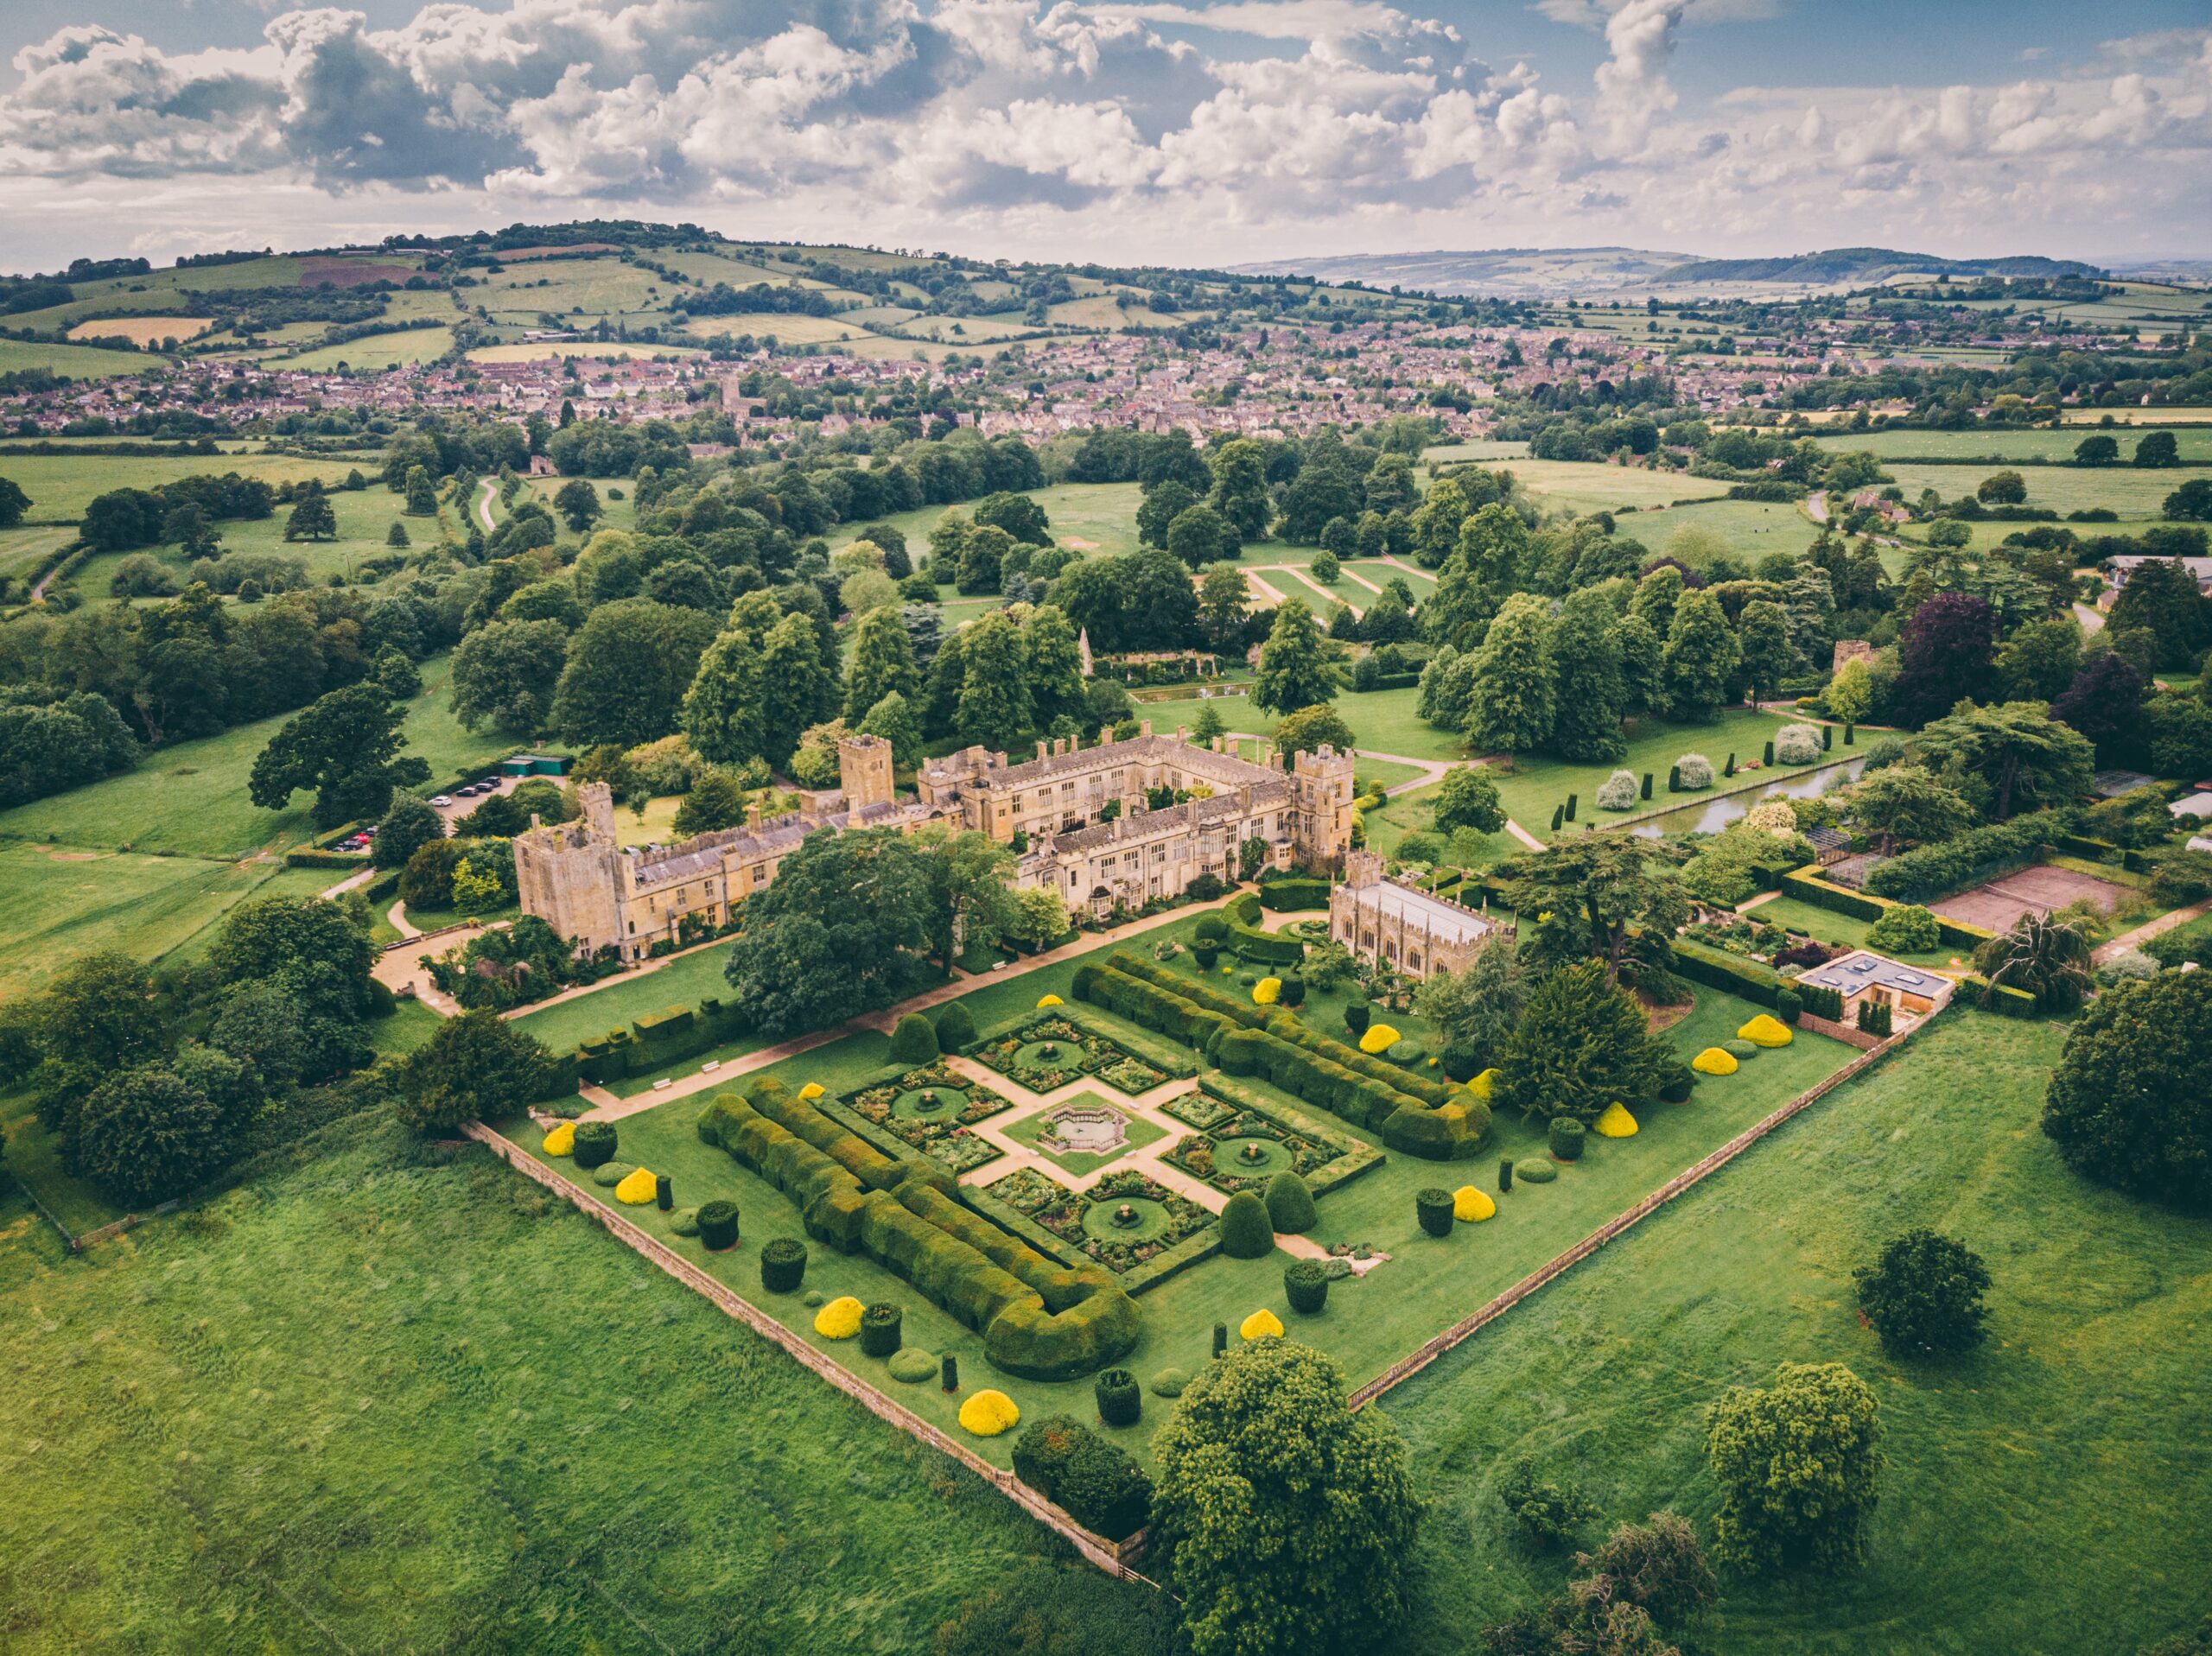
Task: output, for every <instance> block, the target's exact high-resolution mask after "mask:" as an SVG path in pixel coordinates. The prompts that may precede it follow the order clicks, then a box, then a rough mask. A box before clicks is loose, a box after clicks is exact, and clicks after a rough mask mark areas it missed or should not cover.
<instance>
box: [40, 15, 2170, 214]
mask: <svg viewBox="0 0 2212 1656" xmlns="http://www.w3.org/2000/svg"><path fill="white" fill-rule="evenodd" d="M1413 5H1414V0H1402V3H1399V4H1390V3H1385V0H1222V3H1217V4H1211V5H1209V4H1204V3H1200V0H1127V3H1121V0H507V3H505V4H504V5H501V6H495V5H493V3H491V0H475V3H469V0H442V3H435V4H430V5H426V6H424V7H423V9H422V10H420V11H418V12H417V13H416V15H415V16H412V17H410V18H408V19H407V20H405V21H404V22H400V23H398V24H397V26H396V27H392V28H388V29H376V28H372V26H371V24H370V22H369V19H368V18H367V17H366V16H365V15H364V14H363V13H361V12H359V11H355V10H344V9H340V8H337V7H309V8H294V9H289V10H279V11H277V14H276V15H274V16H271V17H270V19H269V21H268V22H267V25H266V27H265V29H264V33H263V36H262V39H261V40H260V41H259V42H258V43H257V44H255V45H252V46H251V47H250V48H244V49H237V50H205V51H199V52H189V53H179V52H171V51H167V50H164V49H162V48H159V47H157V46H154V45H151V44H149V43H148V42H147V41H145V40H143V39H142V38H140V37H138V36H137V35H129V34H125V33H121V32H118V31H116V30H113V29H106V28H103V27H99V26H97V25H89V24H87V25H79V26H73V27H70V28H66V29H60V30H59V31H57V32H55V33H54V34H53V35H50V36H49V37H48V38H46V39H44V40H42V41H35V42H33V43H29V44H25V45H22V46H21V47H20V48H19V49H18V50H17V51H16V54H15V56H14V60H13V61H14V66H15V68H16V76H17V80H16V85H15V86H14V87H13V88H12V89H11V90H10V91H8V92H4V93H0V177H4V178H7V179H10V181H11V182H10V186H9V187H10V190H11V192H13V193H14V194H16V198H17V199H18V200H24V201H29V200H34V199H43V198H45V197H46V196H48V195H49V194H51V195H53V196H54V197H55V198H56V199H67V198H68V197H69V195H70V194H72V193H74V194H76V195H77V196H78V197H79V199H82V200H107V199H109V187H110V186H111V185H119V184H120V183H122V182H124V181H144V180H152V179H166V180H169V181H190V180H194V179H206V180H207V181H209V182H210V186H211V192H210V194H212V195H213V196H215V197H218V198H219V197H220V194H221V192H220V190H219V188H216V186H218V185H219V183H220V182H221V181H234V180H236V179H238V178H239V177H248V176H250V177H253V178H256V179H260V180H264V181H266V186H265V187H266V191H267V192H269V193H270V194H268V197H267V199H270V200H278V199H282V200H286V201H287V202H288V203H295V204H296V201H297V200H300V199H302V195H301V194H296V193H299V192H304V197H305V199H317V200H322V201H324V202H326V203H328V204H330V209H329V214H328V215H327V216H330V217H332V218H334V219H336V218H344V219H346V220H348V221H349V222H351V221H355V220H358V219H361V218H362V217H364V216H365V212H366V210H365V208H363V207H362V206H361V204H363V203H366V202H370V201H373V202H374V203H375V204H376V206H375V210H374V213H373V214H372V215H367V216H373V217H374V218H375V219H377V220H378V222H379V223H389V224H390V225H391V227H393V228H410V227H413V224H414V223H420V222H423V221H424V220H425V219H427V218H428V217H430V216H434V215H432V214H430V213H429V210H428V208H427V206H421V205H418V206H414V207H409V206H406V205H405V203H406V200H407V199H408V198H410V197H411V198H413V199H414V200H416V201H417V202H418V203H426V202H427V201H428V200H432V199H435V200H440V201H449V202H454V203H457V204H459V205H458V206H455V207H454V211H455V212H461V211H465V210H466V208H467V206H469V205H471V204H474V205H477V206H480V207H481V208H482V209H483V210H484V211H485V212H486V214H487V215H488V214H489V213H492V212H493V210H494V209H493V205H492V204H493V203H497V204H499V207H500V208H505V207H507V206H510V205H512V206H515V207H516V209H517V210H520V211H535V212H539V213H543V212H545V211H547V210H548V206H549V204H554V203H562V204H574V205H575V206H577V207H578V208H580V209H588V210H591V211H614V212H623V211H631V212H647V213H654V212H660V213H668V214H669V215H670V216H673V213H674V212H676V211H683V210H686V209H696V208H698V207H700V206H711V205H714V204H723V205H725V206H732V207H734V208H758V209H760V211H763V212H766V211H772V212H773V213H775V214H776V215H777V221H778V222H777V225H776V226H775V227H776V228H778V229H782V228H785V227H786V226H791V225H796V224H797V223H798V222H799V221H802V220H804V221H805V222H807V223H809V224H810V225H811V226H815V227H834V228H836V229H840V230H842V232H843V233H846V234H849V235H850V234H857V235H860V236H861V237H863V238H866V239H880V238H882V237H883V236H884V235H886V234H889V233H892V227H893V226H894V225H895V226H899V227H900V228H899V233H900V234H906V235H912V236H914V237H915V238H919V237H920V236H921V235H924V234H930V233H932V232H939V231H943V232H947V239H948V240H950V232H951V231H952V230H953V229H955V228H962V229H965V230H968V231H971V232H972V231H975V230H976V229H978V228H979V227H980V228H983V229H986V230H988V232H993V233H998V234H1007V233H1017V232H1018V233H1021V234H1030V233H1034V234H1035V235H1036V236H1037V237H1038V238H1040V239H1042V238H1048V237H1054V236H1057V238H1058V241H1059V244H1061V245H1063V246H1065V245H1067V244H1070V242H1071V241H1080V239H1081V238H1082V237H1084V236H1085V235H1090V234H1093V233H1094V232H1095V233H1096V236H1097V237H1098V238H1100V239H1101V240H1102V241H1103V243H1104V244H1106V245H1107V247H1108V248H1109V250H1113V249H1118V250H1119V251H1123V252H1127V251H1129V248H1130V238H1132V237H1133V236H1137V235H1142V236H1144V237H1146V238H1148V239H1149V242H1150V251H1153V252H1154V254H1156V255H1157V254H1165V255H1170V256H1174V255H1180V256H1193V255H1196V254H1198V252H1200V251H1205V253H1206V254H1208V255H1209V256H1211V255H1213V254H1217V253H1220V254H1226V253H1229V252H1230V251H1239V250H1250V249H1253V248H1254V247H1255V243H1254V242H1253V240H1252V238H1253V236H1255V234H1261V233H1263V232H1271V231H1279V232H1282V233H1285V234H1288V233H1293V232H1300V231H1310V229H1311V227H1313V226H1317V225H1342V226H1348V227H1356V228H1359V229H1361V230H1363V232H1369V233H1372V232H1374V227H1375V226H1377V225H1395V227H1396V229H1395V232H1392V233H1394V234H1401V235H1407V236H1410V235H1414V234H1428V233H1432V232H1427V231H1426V230H1417V229H1416V228H1415V227H1416V226H1426V225H1440V226H1449V225H1458V226H1459V229H1458V231H1457V233H1456V238H1457V239H1461V240H1463V241H1472V242H1475V243H1476V244H1480V243H1481V242H1483V241H1491V242H1495V241H1497V240H1500V239H1511V238H1518V239H1523V240H1529V239H1539V240H1549V241H1554V242H1557V241H1560V240H1565V239H1595V238H1599V237H1603V238H1608V239H1611V238H1620V237H1623V236H1630V235H1632V236H1635V237H1638V238H1644V239H1647V240H1663V241H1666V242H1668V243H1669V244H1675V245H1690V246H1707V245H1712V244H1713V238H1716V237H1726V236H1729V235H1732V234H1740V235H1741V236H1742V237H1744V238H1746V239H1749V240H1751V241H1753V242H1754V244H1761V245H1773V244H1801V243H1802V242H1803V241H1804V239H1805V237H1806V236H1807V235H1808V234H1819V235H1823V236H1828V237H1832V238H1836V239H1859V238H1866V239H1872V238H1884V239H1890V238H1903V237H1904V236H1905V235H1907V234H1908V233H1909V232H1910V231H1912V230H1913V229H1914V228H1915V227H1924V232H1923V233H1925V232H1933V231H1935V230H1936V229H1938V228H1940V229H1941V230H1942V232H1943V234H1942V237H1941V238H1939V239H1940V240H1941V241H1942V245H1943V246H1945V247H1947V248H1948V247H1955V245H1956V244H1957V242H1958V238H1959V236H1960V234H1961V231H1962V229H1963V230H1964V231H1967V232H1974V230H1975V227H1976V226H1986V234H1976V235H1974V239H1979V240H1987V239H1990V238H1995V239H1997V240H1999V241H2003V242H2005V243H2006V244H2011V242H2012V239H2013V238H2014V235H2015V229H2016V226H2018V225H2023V224H2036V225H2067V224H2079V225H2088V226H2092V227H2106V228H2107V229H2109V227H2112V226H2114V225H2119V226H2120V227H2121V228H2123V229H2126V230H2129V231H2131V232H2133V231H2134V230H2137V229H2139V230H2140V231H2141V232H2142V233H2144V234H2150V233H2152V232H2154V231H2155V232H2158V233H2159V234H2160V235H2162V236H2163V237H2164V242H2165V244H2166V245H2167V246H2169V247H2171V244H2172V237H2171V226H2172V225H2174V224H2176V223H2177V222H2178V223H2185V224H2191V225H2196V224H2200V223H2201V218H2202V215H2201V213H2196V212H2193V211H2191V210H2190V208H2189V207H2188V206H2187V205H2186V204H2187V203H2188V202H2189V201H2190V200H2192V199H2196V200H2201V199H2202V194H2203V192H2204V190H2205V188H2206V187H2207V185H2208V183H2212V176H2208V166H2207V162H2208V157H2212V34H2208V33H2206V32H2205V31H2202V30H2196V31H2188V30H2175V31H2165V32H2164V33H2162V34H2160V35H2155V36H2151V35H2145V36H2136V37H2130V38H2128V39H2126V40H2120V41H2112V42H2108V43H2107V45H2106V46H2105V47H2104V48H2101V52H2100V54H2098V59H2097V62H2096V65H2095V66H2094V67H2095V72H2094V73H2091V72H2089V71H2090V68H2091V66H2081V67H2077V68H2076V69H2075V70H2073V71H2072V72H2069V71H2067V70H2066V69H2065V68H2063V67H2060V66H2056V65H2052V64H2050V63H2048V62H2038V63H2037V65H2036V66H2035V67H2036V68H2037V72H2038V78H2036V79H2012V80H2009V81H2005V82H2004V83H2003V84H1987V85H1982V84H1965V83H1961V84H1959V85H1955V86H1948V87H1941V88H1936V89H1933V90H1926V89H1901V88H1881V87H1873V88H1853V87H1825V88H1790V87H1739V88H1738V89H1737V90H1735V91H1734V92H1728V93H1726V94H1724V95H1722V96H1719V97H1718V98H1702V99H1700V100H1697V101H1696V102H1694V103H1692V102H1690V101H1688V100H1686V99H1685V98H1684V97H1683V95H1682V94H1681V92H1678V90H1677V88H1676V86H1675V75H1676V74H1677V73H1678V72H1680V69H1681V65H1682V64H1683V63H1684V62H1686V61H1689V60H1693V59H1694V58H1696V57H1697V56H1698V54H1703V53H1707V52H1708V51H1710V50H1711V49H1713V48H1712V45H1711V43H1712V42H1713V41H1716V40H1719V39H1722V38H1723V35H1721V34H1720V33H1719V32H1716V31H1715V30H1711V29H1707V27H1706V26H1707V25H1715V26H1718V25H1726V24H1728V23H1731V22H1738V21H1741V20H1743V19H1745V18H1751V17H1758V16H1768V15H1770V13H1771V10H1772V5H1771V0H1537V3H1536V5H1535V8H1534V10H1537V11H1538V12H1540V13H1541V14H1542V15H1544V16H1547V17H1549V18H1551V19H1552V20H1553V21H1554V22H1567V23H1572V24H1574V25H1577V26H1580V27H1584V28H1587V29H1591V30H1592V31H1594V32H1595V33H1596V34H1597V35H1598V36H1599V39H1600V40H1601V41H1602V44H1603V56H1602V59H1601V60H1600V61H1599V63H1598V65H1597V66H1596V67H1595V70H1594V72H1593V73H1590V74H1589V75H1588V76H1587V78H1586V79H1580V80H1579V81H1576V80H1563V79H1557V78H1551V79H1547V78H1546V77H1543V76H1540V75H1539V74H1538V73H1535V71H1534V70H1532V69H1530V68H1529V67H1527V66H1526V65H1525V64H1523V63H1518V62H1516V63H1513V64H1512V65H1511V66H1510V67H1506V68H1503V69H1500V68H1496V67H1492V65H1491V62H1490V61H1489V60H1486V59H1485V58H1484V55H1483V50H1484V46H1485V44H1486V42H1485V41H1484V38H1481V37H1480V36H1479V35H1471V34H1470V33H1469V32H1468V31H1469V30H1470V29H1472V27H1473V26H1472V25H1471V24H1468V23H1465V22H1453V21H1452V20H1451V19H1450V18H1448V17H1446V16H1436V15H1430V14H1431V13H1433V12H1434V11H1436V10H1438V9H1437V8H1435V7H1434V6H1433V5H1431V6H1430V7H1429V8H1428V9H1427V10H1426V11H1424V10H1414V9H1411V8H1412V7H1413ZM1491 44H1495V42H1491ZM1700 67H1702V68H1704V69H1706V70H1707V71H1708V73H1706V74H1704V75H1700V76H1699V77H1697V78H1695V79H1692V78H1691V77H1689V76H1688V75H1684V77H1683V78H1684V79H1685V80H1686V81H1688V82H1689V84H1692V85H1705V84H1709V82H1710V73H1709V70H1710V67H1711V65H1710V64H1709V63H1701V64H1700ZM2014 68H2015V71H2016V72H2017V68H2018V65H2017V62H2016V63H2015V66H2014ZM2152 154H2155V155H2157V156H2158V158H2159V165H2158V167H2156V168H2148V169H2145V168H2139V166H2138V165H2137V164H2136V163H2137V162H2138V161H2139V158H2141V157H2143V156H2145V155H2152ZM2122 186H2125V187H2122ZM279 193H281V194H279ZM165 194H175V192H174V191H172V192H168V193H165ZM348 203H352V204H353V206H347V205H346V204H348ZM1102 206H1103V207H1106V208H1108V209H1110V211H1109V212H1106V213H1100V214H1096V215H1094V216H1092V217H1090V218H1088V219H1083V220H1076V219H1069V218H1067V217H1066V216H1065V215H1068V214H1071V213H1077V212H1079V211H1081V210H1084V209H1096V208H1099V207H1102ZM1800 213H1802V216H1803V223H1802V225H1800V224H1799V223H1797V222H1796V221H1795V219H1794V218H1793V216H1792V215H1796V214H1800ZM1564 217H1572V218H1573V219H1574V220H1575V223H1574V224H1573V226H1572V229H1571V230H1570V227H1569V226H1568V225H1567V224H1566V223H1564V222H1563V218H1564ZM410 220H411V221H412V222H410ZM292 222H293V223H294V224H296V223H297V222H298V220H297V219H296V218H295V219H293V220H292ZM752 222H754V223H756V224H758V223H759V222H760V221H759V219H757V218H756V219H753V221H752ZM1193 225H1203V226H1205V232H1204V233H1205V235H1206V236H1208V237H1213V238H1217V239H1216V240H1214V241H1212V242H1211V243H1209V244H1206V245H1205V246H1204V248H1203V249H1201V247H1200V246H1199V245H1198V244H1197V243H1195V242H1194V241H1193V239H1192V235H1193V232H1192V226H1193ZM762 227H764V228H765V227H767V226H765V225H764V226H762ZM1469 227H1472V233H1470V228H1469ZM1433 233H1438V234H1442V233H1446V232H1444V231H1441V230H1440V231H1439V232H1433ZM2193 233H2198V234H2201V233H2202V232H2201V231H2199V232H2193ZM1231 236H1233V237H1235V238H1237V239H1236V247H1235V248H1231V247H1230V246H1229V245H1226V244H1224V243H1223V242H1222V241H1221V240H1220V239H1218V238H1227V237H1231ZM277 238H279V239H283V233H282V232H281V231H280V232H279V234H278V237H277ZM1047 245H1050V243H1049V242H1048V243H1047ZM2092 251H2097V250H2092Z"/></svg>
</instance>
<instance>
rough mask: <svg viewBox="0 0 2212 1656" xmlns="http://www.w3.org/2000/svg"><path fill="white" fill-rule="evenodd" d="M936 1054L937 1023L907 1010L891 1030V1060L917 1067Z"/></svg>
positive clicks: (933, 1060) (908, 1066) (929, 1061)
mask: <svg viewBox="0 0 2212 1656" xmlns="http://www.w3.org/2000/svg"><path fill="white" fill-rule="evenodd" d="M937 1056H938V1048H937V1025H934V1024H932V1023H931V1022H930V1020H929V1019H928V1018H925V1017H923V1016H922V1015H921V1013H919V1012H908V1013H907V1014H906V1016H905V1017H904V1018H900V1019H899V1024H898V1027H897V1028H895V1029H893V1031H891V1062H892V1063H898V1064H904V1065H906V1068H908V1069H920V1068H921V1067H922V1065H924V1064H925V1063H934V1062H935V1061H936V1058H937Z"/></svg>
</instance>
